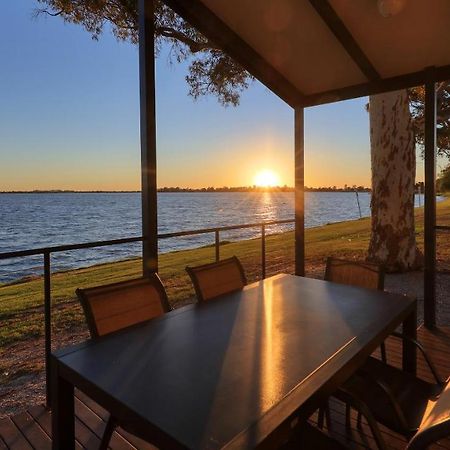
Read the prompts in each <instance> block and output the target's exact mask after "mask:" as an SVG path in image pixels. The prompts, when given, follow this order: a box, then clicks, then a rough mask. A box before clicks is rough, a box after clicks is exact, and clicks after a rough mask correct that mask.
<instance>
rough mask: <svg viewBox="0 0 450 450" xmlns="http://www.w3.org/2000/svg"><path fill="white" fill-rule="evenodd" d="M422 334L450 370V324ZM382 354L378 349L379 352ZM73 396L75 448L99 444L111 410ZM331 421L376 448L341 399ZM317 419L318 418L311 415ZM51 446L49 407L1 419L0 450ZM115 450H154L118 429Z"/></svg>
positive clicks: (391, 354) (421, 365) (422, 371)
mask: <svg viewBox="0 0 450 450" xmlns="http://www.w3.org/2000/svg"><path fill="white" fill-rule="evenodd" d="M418 338H419V340H420V341H421V343H422V344H423V345H424V347H425V349H426V350H427V352H428V353H429V355H430V356H431V359H432V360H433V362H434V363H435V365H436V367H437V369H438V371H439V373H440V375H441V377H443V378H447V377H448V375H449V374H450V358H449V355H450V328H440V329H438V330H434V331H429V330H426V329H424V328H420V329H419V330H418ZM386 347H387V355H388V361H389V362H390V363H391V364H393V365H397V366H400V365H401V355H402V352H401V343H400V341H399V340H398V339H394V338H389V339H388V341H387V343H386ZM376 354H378V352H376ZM417 373H418V375H419V376H421V377H422V378H424V379H426V380H429V381H432V376H431V374H430V371H429V370H428V368H427V366H426V363H425V360H424V359H423V357H421V356H420V355H419V357H418V362H417ZM75 395H76V399H75V413H76V423H75V434H76V440H77V443H76V448H77V450H90V449H93V450H94V449H95V450H96V449H97V448H98V445H99V442H100V438H101V436H102V433H103V430H104V428H105V426H106V421H107V420H108V417H109V414H108V412H107V411H105V410H104V409H103V408H102V407H101V406H99V405H98V404H96V403H95V402H94V401H92V400H91V399H90V398H88V397H87V396H86V395H85V394H83V393H82V392H79V391H76V394H75ZM330 410H331V416H332V423H331V429H330V433H331V434H332V435H333V436H335V437H336V438H337V439H339V440H340V441H342V442H344V443H346V444H347V445H348V446H349V448H353V449H376V448H377V447H376V445H375V441H374V439H373V437H372V434H371V433H370V428H369V426H368V425H367V423H366V421H365V420H364V419H363V423H362V427H361V429H358V427H357V418H356V412H355V411H352V417H351V430H347V429H346V425H345V408H344V405H343V404H342V403H341V402H339V401H338V400H335V399H331V400H330ZM311 420H312V421H313V422H314V421H315V420H316V417H315V416H313V417H312V419H311ZM380 428H381V432H382V434H383V437H384V439H385V441H386V443H387V445H388V448H389V449H390V450H400V449H404V448H405V446H406V440H405V439H404V438H403V437H402V436H400V435H398V434H396V433H394V432H392V431H390V430H388V429H387V428H385V427H383V426H380ZM50 448H51V412H50V411H49V410H48V409H46V408H45V407H44V406H39V405H38V406H32V407H30V408H29V409H28V411H25V412H22V413H21V414H18V415H16V416H14V417H10V418H6V419H2V420H0V450H48V449H50ZM431 448H432V450H450V438H449V439H445V440H442V441H441V442H439V443H437V444H435V445H434V446H432V447H431ZM110 449H111V450H154V449H155V447H153V446H152V445H150V444H148V443H146V442H144V441H142V440H140V439H138V438H136V437H134V436H132V435H130V434H128V433H126V432H125V431H123V430H122V429H120V428H119V429H117V430H116V431H115V432H114V434H113V437H112V439H111V444H110Z"/></svg>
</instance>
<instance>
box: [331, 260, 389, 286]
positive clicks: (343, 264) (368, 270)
mask: <svg viewBox="0 0 450 450" xmlns="http://www.w3.org/2000/svg"><path fill="white" fill-rule="evenodd" d="M325 280H326V281H333V282H335V283H341V284H349V285H352V286H359V287H364V288H368V289H379V290H381V291H382V290H383V289H384V271H383V269H382V268H381V266H379V265H378V264H373V263H368V262H364V261H348V260H345V259H339V258H331V257H330V258H328V259H327V266H326V269H325Z"/></svg>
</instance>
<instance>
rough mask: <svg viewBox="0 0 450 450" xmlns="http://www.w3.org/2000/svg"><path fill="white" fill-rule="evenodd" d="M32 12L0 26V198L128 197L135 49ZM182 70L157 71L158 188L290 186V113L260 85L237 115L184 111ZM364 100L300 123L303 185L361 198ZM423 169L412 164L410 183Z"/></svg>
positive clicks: (209, 106) (29, 6)
mask: <svg viewBox="0 0 450 450" xmlns="http://www.w3.org/2000/svg"><path fill="white" fill-rule="evenodd" d="M36 6H37V3H36V1H35V0H16V1H12V2H4V4H3V5H2V14H1V15H0V67H1V70H0V191H9V190H34V189H40V190H44V189H74V190H139V189H140V147H139V79H138V51H137V47H136V46H133V45H132V44H129V43H124V42H118V41H117V40H116V39H115V38H114V36H112V34H111V33H109V32H105V33H104V34H103V35H102V36H101V38H100V40H99V41H94V40H92V38H91V36H90V35H89V33H87V32H86V31H85V30H84V29H83V28H82V27H81V26H78V25H73V24H66V23H64V22H63V21H62V20H61V19H60V18H53V17H44V16H40V17H38V18H33V10H34V9H35V8H36ZM186 74H187V65H186V64H181V65H180V64H171V62H170V58H169V49H168V48H163V49H162V52H161V54H160V56H159V58H158V60H157V62H156V92H157V105H156V108H157V152H158V186H160V187H163V186H180V187H194V188H196V187H204V186H215V187H221V186H247V185H252V184H253V183H254V179H255V176H256V175H257V174H258V173H259V172H261V171H262V170H264V169H270V170H272V171H274V172H275V173H276V174H277V175H278V179H279V184H281V185H284V184H287V185H289V186H292V185H293V183H294V176H293V175H294V139H293V138H294V127H293V125H294V114H293V110H292V109H291V108H290V107H289V106H288V105H287V104H285V103H284V102H283V101H282V100H280V99H279V98H278V97H277V96H276V95H274V94H273V93H271V92H270V91H269V90H268V89H267V88H265V87H264V86H263V85H262V84H260V83H259V82H255V83H253V84H252V85H251V87H250V88H249V89H248V90H247V91H245V92H244V93H243V95H242V97H241V103H240V105H239V106H238V107H236V108H234V107H228V108H224V107H223V106H221V105H220V104H219V103H218V102H217V100H216V99H215V98H214V97H204V98H201V99H199V100H197V101H194V100H193V98H192V97H189V96H188V87H187V85H186V83H185V80H184V78H185V76H186ZM366 103H367V99H366V98H362V99H357V100H351V101H347V102H341V103H335V104H331V105H326V106H319V107H315V108H309V109H307V110H306V112H305V184H306V185H307V186H316V187H317V186H333V185H336V186H343V185H345V184H347V185H350V186H352V185H364V186H370V153H369V151H370V150H369V149H370V147H369V123H368V119H369V118H368V114H367V113H366V111H365V108H364V106H365V104H366ZM422 171H423V163H422V161H418V179H419V180H420V179H422Z"/></svg>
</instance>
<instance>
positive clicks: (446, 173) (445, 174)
mask: <svg viewBox="0 0 450 450" xmlns="http://www.w3.org/2000/svg"><path fill="white" fill-rule="evenodd" d="M437 189H438V190H439V191H440V192H450V164H449V165H448V166H447V167H446V168H445V169H443V170H442V172H441V173H440V174H439V178H438V179H437Z"/></svg>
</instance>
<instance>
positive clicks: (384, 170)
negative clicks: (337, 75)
mask: <svg viewBox="0 0 450 450" xmlns="http://www.w3.org/2000/svg"><path fill="white" fill-rule="evenodd" d="M369 116H370V144H371V162H372V200H371V205H370V206H371V210H372V230H371V236H370V245H369V254H368V260H369V261H373V262H376V263H378V264H382V265H383V266H384V268H385V270H386V271H388V272H398V271H401V272H404V271H407V270H414V269H417V268H419V267H420V265H421V263H422V255H421V253H420V251H419V250H418V249H417V245H416V234H415V227H414V184H415V178H416V149H415V140H414V132H413V127H412V122H411V114H410V111H409V98H408V93H407V91H406V90H402V91H396V92H389V93H387V94H381V95H375V96H371V97H370V100H369Z"/></svg>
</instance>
